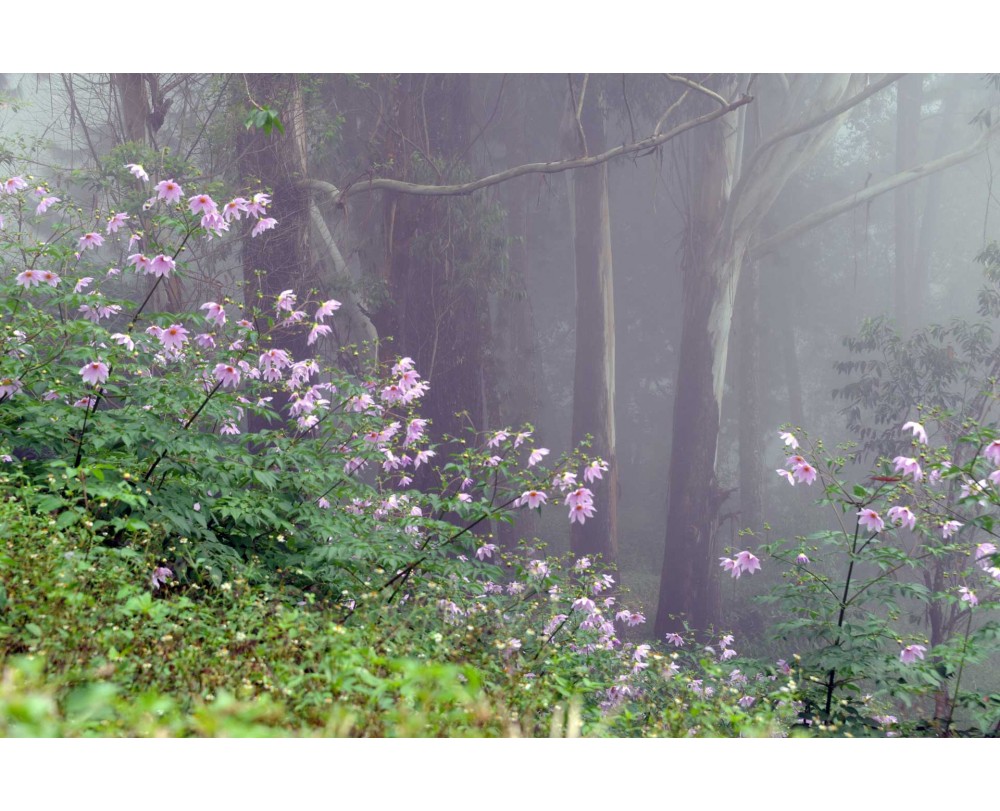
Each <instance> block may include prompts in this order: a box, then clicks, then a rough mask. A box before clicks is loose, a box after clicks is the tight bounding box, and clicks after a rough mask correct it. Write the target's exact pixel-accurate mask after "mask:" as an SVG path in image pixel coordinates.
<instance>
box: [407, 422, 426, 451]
mask: <svg viewBox="0 0 1000 811" xmlns="http://www.w3.org/2000/svg"><path fill="white" fill-rule="evenodd" d="M426 427H427V420H422V419H414V420H410V422H409V424H408V425H407V426H406V439H405V440H403V444H404V445H409V444H410V443H411V442H416V441H417V440H418V439H420V438H421V437H422V436H423V435H424V429H425V428H426Z"/></svg>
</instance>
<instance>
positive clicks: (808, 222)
mask: <svg viewBox="0 0 1000 811" xmlns="http://www.w3.org/2000/svg"><path fill="white" fill-rule="evenodd" d="M998 131H1000V125H995V126H993V127H992V128H991V129H989V130H987V131H986V132H985V133H983V135H982V136H981V137H980V138H979V139H977V140H976V141H975V142H973V143H972V144H970V145H969V146H967V147H965V149H960V150H958V151H957V152H952V153H951V154H950V155H944V156H943V157H940V158H937V159H936V160H932V161H928V162H927V163H923V164H919V165H917V166H913V167H911V168H910V169H907V170H906V171H903V172H899V173H897V174H895V175H892V176H891V177H887V178H886V179H885V180H883V181H882V182H881V183H876V184H875V185H874V186H869V187H868V188H866V189H863V190H862V191H859V192H856V193H855V194H852V195H850V196H848V197H844V198H842V199H840V200H838V201H837V202H835V203H831V204H830V205H828V206H825V207H823V208H821V209H820V210H819V211H815V212H813V213H812V214H810V215H809V216H808V217H803V218H802V219H801V220H799V221H798V222H796V223H793V224H792V225H789V226H788V227H787V228H785V229H783V230H781V231H779V232H778V233H777V234H775V235H774V236H772V237H768V238H767V239H765V240H764V241H762V242H758V243H757V244H756V245H754V246H753V247H751V248H750V250H749V252H748V256H749V257H750V258H753V259H758V258H760V257H761V256H764V255H765V254H768V253H770V252H771V251H773V250H774V249H775V248H778V247H779V246H780V245H781V244H782V243H784V242H787V241H788V240H790V239H794V238H795V237H797V236H799V235H800V234H804V233H805V232H806V231H809V230H811V229H813V228H815V227H816V226H817V225H822V224H823V223H825V222H826V221H827V220H832V219H833V218H834V217H837V216H839V215H841V214H843V213H844V212H846V211H850V210H851V209H852V208H854V207H856V206H859V205H861V204H863V203H867V202H868V201H869V200H871V199H873V198H875V197H878V196H880V195H882V194H885V193H886V192H889V191H892V190H893V189H898V188H899V187H900V186H905V185H906V184H907V183H912V182H913V181H915V180H919V179H920V178H922V177H927V176H928V175H932V174H934V173H935V172H940V171H943V170H944V169H950V168H951V167H952V166H956V165H957V164H959V163H964V162H965V161H967V160H968V159H969V158H973V157H975V156H976V155H978V154H979V153H980V152H982V151H984V150H985V149H986V147H987V146H989V143H990V139H991V138H992V137H993V136H994V135H996V134H997V132H998Z"/></svg>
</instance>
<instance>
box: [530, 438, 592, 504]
mask: <svg viewBox="0 0 1000 811" xmlns="http://www.w3.org/2000/svg"><path fill="white" fill-rule="evenodd" d="M548 454H549V449H548V448H535V449H534V450H533V451H532V452H531V455H530V456H529V457H528V467H534V466H535V465H537V464H538V463H539V462H541V461H542V459H543V458H544V457H545V456H548ZM587 517H588V518H589V517H590V516H587Z"/></svg>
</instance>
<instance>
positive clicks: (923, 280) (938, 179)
mask: <svg viewBox="0 0 1000 811" xmlns="http://www.w3.org/2000/svg"><path fill="white" fill-rule="evenodd" d="M961 99H962V87H961V84H958V85H956V87H955V88H954V90H952V91H951V92H949V93H948V94H947V95H946V96H945V98H944V102H943V105H942V121H941V128H940V129H939V130H938V137H937V142H936V144H935V147H934V155H933V157H934V158H938V157H940V156H942V155H945V154H946V150H947V149H948V145H949V144H950V143H951V142H952V139H953V137H954V135H955V130H956V127H955V124H956V123H957V122H958V121H959V119H958V117H957V116H956V115H955V109H956V108H957V107H959V105H960V104H961ZM963 123H964V122H963ZM943 183H944V173H943V172H936V173H935V174H933V175H931V176H930V178H928V180H927V194H926V196H925V198H924V207H923V214H922V216H921V217H920V229H919V233H918V235H917V256H916V267H915V273H914V278H913V286H914V289H915V290H916V291H917V294H916V295H917V300H918V301H920V302H921V305H922V306H921V309H920V312H919V313H918V317H919V316H924V318H926V315H927V296H928V293H929V292H930V266H931V257H932V256H933V254H934V245H935V243H936V241H937V236H938V224H939V222H940V211H941V187H942V185H943ZM921 320H924V319H921ZM917 323H919V322H917Z"/></svg>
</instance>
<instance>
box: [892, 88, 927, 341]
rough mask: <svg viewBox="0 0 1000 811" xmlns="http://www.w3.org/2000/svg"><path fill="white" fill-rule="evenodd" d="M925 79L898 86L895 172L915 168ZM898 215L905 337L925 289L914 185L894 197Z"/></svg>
mask: <svg viewBox="0 0 1000 811" xmlns="http://www.w3.org/2000/svg"><path fill="white" fill-rule="evenodd" d="M922 91H923V76H922V75H921V74H913V75H910V76H904V77H903V78H902V79H900V80H899V82H898V83H897V85H896V171H897V172H902V171H904V170H905V169H907V168H909V167H910V166H916V164H917V159H918V146H919V133H920V102H921V96H922ZM893 197H894V200H893V205H894V209H895V211H894V214H895V248H896V273H895V277H896V278H895V293H896V295H895V313H896V324H897V326H898V328H899V331H900V334H902V335H903V336H906V335H908V334H909V333H910V330H911V329H912V326H913V325H914V324H916V323H917V322H918V321H919V318H920V311H921V309H922V304H923V302H922V298H923V296H922V292H923V291H922V290H921V289H920V288H919V287H918V286H917V285H916V284H915V281H916V273H915V267H914V265H915V260H916V256H915V254H916V248H917V240H916V224H917V223H916V220H917V190H916V187H915V186H914V185H913V184H912V183H911V184H908V185H906V186H901V187H900V188H898V189H896V191H895V192H894V194H893Z"/></svg>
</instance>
